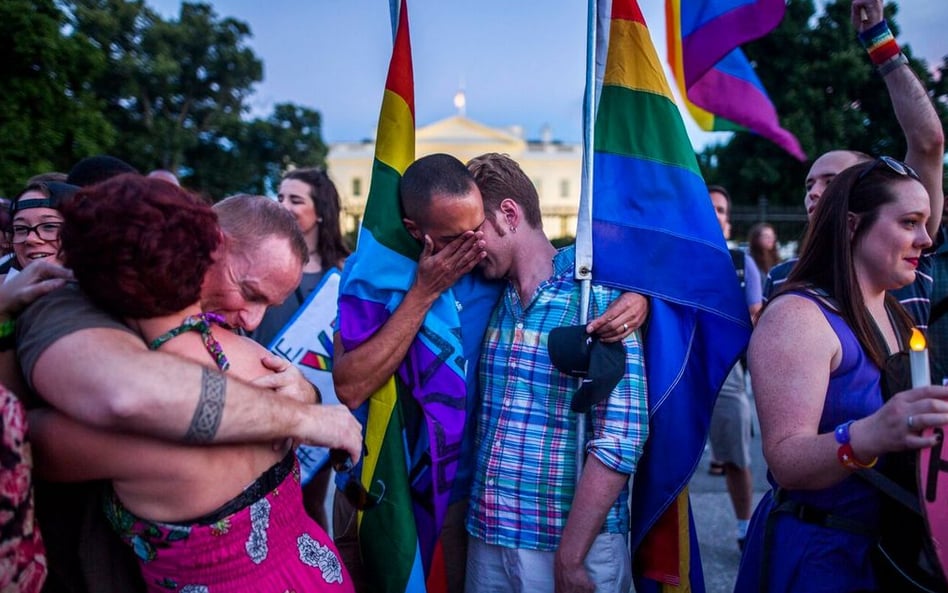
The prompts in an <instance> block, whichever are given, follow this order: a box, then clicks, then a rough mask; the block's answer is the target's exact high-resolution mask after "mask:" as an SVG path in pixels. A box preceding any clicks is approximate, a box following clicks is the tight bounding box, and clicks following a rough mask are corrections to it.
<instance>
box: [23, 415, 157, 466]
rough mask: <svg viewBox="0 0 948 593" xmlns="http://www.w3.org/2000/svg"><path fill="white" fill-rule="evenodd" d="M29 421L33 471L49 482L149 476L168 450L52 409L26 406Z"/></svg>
mask: <svg viewBox="0 0 948 593" xmlns="http://www.w3.org/2000/svg"><path fill="white" fill-rule="evenodd" d="M29 423H30V443H31V445H32V449H33V458H34V464H33V467H34V471H35V472H36V475H37V476H39V477H40V478H42V479H44V480H49V481H54V482H84V481H88V480H105V479H113V478H116V479H122V478H133V479H134V478H142V477H153V476H154V475H155V473H156V472H160V471H162V468H165V467H167V466H168V459H167V457H166V455H167V454H168V453H169V452H171V451H173V449H174V447H170V446H163V445H162V443H161V441H154V440H151V441H148V440H146V439H143V438H141V437H134V436H131V435H124V434H120V433H117V432H111V431H107V430H99V429H95V428H91V427H89V426H87V425H85V424H82V423H81V422H77V421H76V420H73V419H72V418H70V417H69V416H66V415H65V414H62V413H61V412H58V411H56V410H54V409H52V408H42V409H37V410H32V411H30V413H29ZM168 477H171V476H168Z"/></svg>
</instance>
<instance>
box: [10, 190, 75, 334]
mask: <svg viewBox="0 0 948 593" xmlns="http://www.w3.org/2000/svg"><path fill="white" fill-rule="evenodd" d="M78 190H79V188H78V187H76V186H75V185H69V184H68V183H59V182H55V181H53V182H46V183H31V184H30V185H28V186H27V187H26V189H24V190H23V191H22V192H20V193H19V194H17V196H16V197H15V198H13V200H12V201H11V202H10V221H11V222H10V226H9V228H7V229H4V230H5V233H4V235H5V238H6V241H7V242H8V244H12V247H13V253H14V260H15V261H14V266H13V267H12V268H11V269H10V271H9V272H8V273H7V274H4V275H3V276H2V278H0V348H2V347H3V346H4V340H6V342H9V344H6V346H7V348H9V346H12V332H10V333H5V332H4V328H3V327H2V324H3V323H5V322H8V321H11V320H12V319H13V316H14V315H15V314H16V313H18V312H19V311H20V310H21V309H23V307H25V306H27V305H29V304H30V303H32V302H33V301H34V300H36V299H37V298H39V297H40V296H42V295H44V294H46V293H48V292H50V291H52V290H54V289H56V288H59V287H60V286H62V285H63V284H64V283H65V281H66V280H67V279H69V278H70V277H71V274H69V272H68V271H66V270H65V269H64V268H63V267H62V266H61V263H62V262H61V261H60V259H59V232H60V230H62V225H63V217H62V214H60V212H59V207H60V205H61V204H62V203H63V201H65V200H67V199H68V198H70V197H71V196H72V195H73V194H75V193H76V192H77V191H78ZM33 264H39V265H35V266H34V265H33Z"/></svg>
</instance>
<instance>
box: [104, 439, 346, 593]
mask: <svg viewBox="0 0 948 593" xmlns="http://www.w3.org/2000/svg"><path fill="white" fill-rule="evenodd" d="M274 474H277V475H278V476H279V477H277V478H276V479H274ZM284 474H285V476H284ZM264 478H270V480H271V481H272V482H273V483H276V484H278V485H276V486H275V487H272V484H271V485H268V486H266V487H265V490H266V491H262V490H264V488H255V487H256V486H259V484H261V483H262V482H263V480H264ZM254 490H256V491H258V492H259V496H257V495H256V494H254V495H252V496H249V497H248V496H247V495H246V494H247V493H246V492H245V493H244V495H242V496H241V497H238V499H239V501H240V502H239V504H237V505H236V506H237V508H231V507H233V506H234V505H233V504H231V503H228V505H226V507H227V508H228V510H227V511H226V514H223V515H222V516H215V518H214V519H213V520H204V519H199V520H197V521H194V522H189V523H186V524H184V523H181V524H179V523H159V522H156V521H149V520H147V519H142V518H140V517H137V516H135V515H133V514H132V513H131V512H129V511H128V510H127V509H126V508H125V507H124V506H122V504H121V502H119V500H118V498H116V497H114V496H113V497H112V498H111V500H110V501H109V502H108V503H107V505H106V509H105V511H106V515H107V517H108V518H109V521H110V522H111V523H112V527H113V528H114V529H115V530H116V531H117V532H118V534H119V535H120V536H121V537H122V539H123V540H124V541H125V542H126V543H128V544H129V545H130V546H131V547H132V549H133V550H134V551H135V554H136V555H137V556H138V559H139V562H140V565H141V570H142V576H143V577H144V579H145V584H146V585H147V587H148V591H149V592H150V593H167V592H169V591H177V592H180V593H244V592H260V593H270V592H272V593H287V592H297V593H303V592H304V591H305V592H310V591H315V592H321V591H333V592H342V593H347V592H348V593H351V592H354V589H353V586H352V580H351V578H350V577H349V573H348V572H346V569H345V567H344V566H343V564H342V561H341V560H340V557H339V552H338V551H337V550H336V547H335V545H333V543H332V540H330V538H329V536H328V535H327V534H326V532H325V531H323V530H322V528H320V527H319V525H318V524H317V523H316V522H315V521H313V520H312V519H311V518H310V517H309V516H308V515H307V514H306V511H305V510H304V508H303V499H302V490H301V488H300V473H299V464H298V463H297V462H296V458H295V455H293V454H292V453H290V455H288V456H287V458H286V459H284V460H283V461H282V462H280V463H278V464H276V465H275V466H273V467H272V468H271V469H270V470H268V471H267V473H266V474H264V476H261V479H258V480H257V482H256V483H255V485H254V486H251V487H250V488H248V491H254ZM238 499H235V501H237V500H238ZM235 501H232V503H234V502H235Z"/></svg>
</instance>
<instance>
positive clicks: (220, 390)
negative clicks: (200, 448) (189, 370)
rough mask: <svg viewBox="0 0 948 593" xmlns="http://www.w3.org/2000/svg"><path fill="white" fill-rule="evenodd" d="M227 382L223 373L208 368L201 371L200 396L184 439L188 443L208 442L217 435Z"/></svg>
mask: <svg viewBox="0 0 948 593" xmlns="http://www.w3.org/2000/svg"><path fill="white" fill-rule="evenodd" d="M226 388H227V384H226V382H225V380H224V375H223V374H221V373H218V372H217V371H212V370H211V369H209V368H204V369H203V370H202V371H201V397H200V399H199V400H198V405H197V408H196V409H195V410H194V417H193V418H191V426H189V427H188V433H187V434H186V435H185V436H184V439H185V440H186V441H187V442H189V443H209V442H211V441H213V440H214V436H215V435H217V429H218V427H220V425H221V416H223V415H224V392H225V391H226Z"/></svg>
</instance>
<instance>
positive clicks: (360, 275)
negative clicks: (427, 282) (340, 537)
mask: <svg viewBox="0 0 948 593" xmlns="http://www.w3.org/2000/svg"><path fill="white" fill-rule="evenodd" d="M395 8H398V10H397V11H396V12H397V17H394V18H393V22H394V23H395V24H396V26H395V42H394V48H393V50H392V59H391V62H390V64H389V71H388V78H387V80H386V83H385V94H384V97H383V99H382V110H381V114H380V115H379V125H378V134H377V138H376V148H375V162H374V164H373V168H372V182H371V185H370V189H369V197H368V201H367V204H366V212H365V218H364V219H363V222H362V229H361V232H360V234H359V242H358V246H357V248H356V251H355V253H353V254H352V256H351V257H350V258H349V259H348V261H347V262H346V267H345V270H344V272H343V278H342V284H341V287H340V297H339V334H340V337H341V339H342V342H343V344H344V345H345V348H346V349H347V350H350V351H351V350H353V349H355V348H356V347H358V346H359V344H361V343H362V342H364V341H365V340H366V339H367V338H369V337H370V336H371V335H372V334H374V333H375V331H376V330H378V328H379V327H381V326H382V325H383V324H384V323H385V321H386V320H387V319H388V318H389V316H390V315H391V314H392V312H393V311H394V310H395V309H396V307H398V305H399V303H401V301H402V299H403V298H404V295H405V293H406V292H407V291H408V289H409V287H410V285H411V283H412V281H413V279H414V277H415V268H416V266H417V263H416V260H417V257H418V254H419V252H420V248H419V246H418V244H417V243H416V242H415V241H414V240H413V239H412V238H411V236H410V235H409V234H408V232H407V231H406V230H405V229H404V227H403V226H402V223H401V220H402V214H401V208H400V205H399V201H398V181H399V179H400V178H401V175H402V173H403V172H404V171H405V169H406V168H407V167H408V165H409V164H411V162H412V161H413V160H414V156H415V108H414V82H413V76H412V60H411V42H410V40H409V32H408V12H407V7H406V1H405V0H401V3H400V6H398V7H395V6H393V10H394V9H395ZM459 328H460V322H459V321H458V313H457V308H456V306H455V302H454V298H453V296H452V293H451V291H447V292H445V293H444V294H442V296H441V297H440V298H439V299H438V301H437V302H436V303H435V304H434V305H433V306H432V308H431V310H430V311H429V313H428V315H427V317H426V318H425V321H424V324H423V327H422V329H421V331H420V332H419V333H418V336H417V337H416V338H415V339H414V341H413V342H412V345H411V347H410V350H409V353H408V355H407V356H406V358H405V361H404V362H403V363H402V365H401V366H400V368H399V370H398V372H397V373H396V375H395V376H393V377H392V378H391V379H389V381H388V382H387V383H386V384H385V385H384V386H383V387H382V388H381V389H379V390H378V391H377V392H376V393H374V394H373V395H372V396H371V397H370V399H369V401H368V402H367V408H368V409H367V415H366V420H365V444H366V449H367V451H368V452H367V453H366V454H365V455H364V456H363V461H362V462H361V465H362V468H361V479H362V483H363V485H364V486H365V487H366V489H368V490H369V491H370V492H375V493H379V492H382V491H384V495H383V497H382V499H381V501H380V502H379V504H378V505H377V506H374V507H373V508H370V509H367V510H365V511H364V512H360V513H359V519H358V520H359V540H360V545H361V548H362V556H363V562H364V566H365V572H366V575H367V577H368V578H369V579H370V582H371V590H372V591H379V592H391V593H403V592H406V591H412V592H416V591H422V592H423V591H426V590H427V591H442V590H444V588H445V585H444V580H443V572H444V571H443V570H442V569H441V568H440V567H439V566H438V563H439V559H440V554H438V553H437V551H438V542H437V538H438V534H439V532H440V530H441V525H442V522H443V519H444V514H445V511H446V508H447V503H448V496H449V494H450V490H451V486H452V485H453V481H454V475H455V473H456V469H457V456H458V454H459V450H460V443H461V437H462V432H463V426H464V420H465V396H466V386H465V381H464V371H463V368H464V359H463V357H462V356H460V355H458V353H460V352H462V347H461V343H460V331H459ZM429 574H430V575H434V577H432V578H431V579H429V578H428V575H429ZM426 580H430V581H431V582H426ZM434 581H437V582H434Z"/></svg>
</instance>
